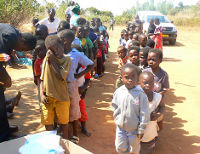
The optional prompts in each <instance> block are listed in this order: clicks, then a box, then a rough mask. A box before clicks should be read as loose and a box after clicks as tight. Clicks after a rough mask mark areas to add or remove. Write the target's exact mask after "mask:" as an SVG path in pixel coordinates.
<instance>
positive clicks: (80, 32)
mask: <svg viewBox="0 0 200 154" xmlns="http://www.w3.org/2000/svg"><path fill="white" fill-rule="evenodd" d="M77 36H78V38H83V37H84V31H83V29H80V28H79V29H78V35H77Z"/></svg>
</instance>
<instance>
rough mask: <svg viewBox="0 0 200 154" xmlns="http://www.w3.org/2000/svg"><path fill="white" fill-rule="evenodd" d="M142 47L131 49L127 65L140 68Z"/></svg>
mask: <svg viewBox="0 0 200 154" xmlns="http://www.w3.org/2000/svg"><path fill="white" fill-rule="evenodd" d="M139 52H140V47H136V46H133V47H131V48H130V49H129V52H128V60H127V63H130V64H134V65H136V66H139Z"/></svg>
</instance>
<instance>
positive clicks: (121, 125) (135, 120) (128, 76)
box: [112, 64, 149, 154]
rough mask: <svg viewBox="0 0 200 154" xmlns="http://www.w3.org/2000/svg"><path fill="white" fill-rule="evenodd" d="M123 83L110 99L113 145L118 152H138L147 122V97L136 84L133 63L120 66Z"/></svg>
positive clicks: (135, 67) (135, 68)
mask: <svg viewBox="0 0 200 154" xmlns="http://www.w3.org/2000/svg"><path fill="white" fill-rule="evenodd" d="M121 73H122V80H123V83H124V85H123V86H121V87H120V88H118V89H117V90H116V91H115V93H114V95H113V100H112V106H113V108H114V113H113V117H114V121H115V124H116V127H117V128H116V138H115V146H116V150H117V152H119V153H130V152H132V153H135V154H139V152H140V139H141V138H142V136H143V134H144V130H145V128H146V125H147V124H148V122H149V113H148V99H147V96H146V94H145V93H144V91H143V90H142V89H141V88H140V87H139V86H137V83H138V76H139V68H138V67H137V66H135V65H133V64H126V65H124V66H123V67H122V70H121Z"/></svg>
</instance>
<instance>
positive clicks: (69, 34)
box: [58, 29, 75, 42]
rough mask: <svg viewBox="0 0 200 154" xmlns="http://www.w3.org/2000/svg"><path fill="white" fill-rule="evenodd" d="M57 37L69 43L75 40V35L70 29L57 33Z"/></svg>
mask: <svg viewBox="0 0 200 154" xmlns="http://www.w3.org/2000/svg"><path fill="white" fill-rule="evenodd" d="M58 36H59V38H60V39H61V40H64V39H65V38H66V39H69V40H70V41H71V42H72V41H73V40H74V38H75V35H74V33H73V31H72V30H70V29H65V30H62V31H60V32H59V33H58Z"/></svg>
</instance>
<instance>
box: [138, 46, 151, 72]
mask: <svg viewBox="0 0 200 154" xmlns="http://www.w3.org/2000/svg"><path fill="white" fill-rule="evenodd" d="M149 50H150V48H149V47H145V48H142V49H141V50H140V52H139V63H140V64H139V68H140V69H141V70H143V69H145V68H146V67H148V62H147V58H148V52H149Z"/></svg>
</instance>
